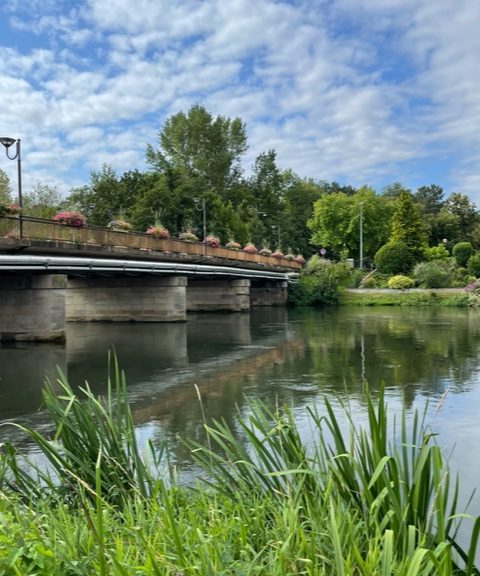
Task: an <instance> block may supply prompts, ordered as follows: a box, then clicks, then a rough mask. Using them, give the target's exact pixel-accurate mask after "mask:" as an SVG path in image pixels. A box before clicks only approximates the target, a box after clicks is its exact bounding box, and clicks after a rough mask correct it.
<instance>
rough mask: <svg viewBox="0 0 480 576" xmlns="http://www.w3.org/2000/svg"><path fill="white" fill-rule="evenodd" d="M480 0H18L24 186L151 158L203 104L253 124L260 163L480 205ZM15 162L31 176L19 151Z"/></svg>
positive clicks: (12, 131) (13, 79) (9, 87)
mask: <svg viewBox="0 0 480 576" xmlns="http://www.w3.org/2000/svg"><path fill="white" fill-rule="evenodd" d="M479 31H480V2H479V0H2V1H1V2H0V102H1V109H0V110H1V112H0V136H9V137H13V138H20V139H21V142H22V168H23V170H22V174H23V181H24V190H25V191H27V192H28V190H29V188H31V187H32V186H33V185H34V184H35V183H41V184H48V185H51V186H56V187H58V189H59V190H60V191H62V192H63V193H67V192H68V191H69V190H70V189H71V188H72V187H75V186H80V185H83V184H87V183H88V182H89V180H90V173H91V171H92V170H95V171H99V170H100V169H101V167H102V165H103V164H104V163H106V164H109V165H111V166H112V167H113V168H114V169H115V171H116V172H117V174H119V175H121V174H122V173H123V172H126V171H129V170H134V169H136V168H138V169H139V170H145V169H147V166H146V164H145V147H146V145H147V143H150V144H152V145H153V146H154V147H156V145H157V139H158V133H159V131H160V130H161V128H162V125H163V123H164V121H165V120H166V119H167V118H169V117H170V116H172V115H173V114H176V113H177V112H180V111H182V110H183V111H187V110H188V109H189V108H190V107H191V106H192V105H194V104H200V105H202V106H204V107H205V108H206V109H207V110H208V111H209V112H210V113H211V114H212V115H214V116H216V115H223V116H227V117H239V118H241V119H242V120H243V121H244V122H245V124H246V129H247V136H248V145H249V148H248V152H247V154H246V155H245V157H244V159H243V167H244V169H245V174H248V173H249V171H250V169H251V166H252V163H253V161H254V159H255V157H256V156H257V155H258V154H260V153H261V152H264V151H267V150H269V149H274V150H275V151H276V153H277V163H278V166H279V167H280V168H281V169H287V168H291V169H292V170H293V171H294V172H296V173H297V174H298V175H299V176H301V177H305V178H307V177H308V178H313V179H315V180H327V181H336V182H339V183H340V184H343V185H347V184H349V185H352V186H362V185H369V186H372V187H373V188H375V189H376V190H378V191H381V190H382V188H383V187H384V186H385V185H388V184H391V183H393V182H401V183H402V184H403V185H404V186H406V187H408V188H411V189H412V190H415V189H416V188H417V187H418V186H422V185H428V184H438V185H440V186H442V187H443V188H444V190H445V194H446V195H448V194H450V193H451V192H461V193H464V194H467V195H468V196H469V197H470V198H471V199H472V200H473V201H474V202H475V203H476V204H477V206H478V205H480V171H479V166H480V32H479ZM0 168H1V169H2V170H5V171H6V172H7V173H8V175H9V176H10V178H11V181H12V185H13V186H14V188H15V186H16V166H15V162H12V161H9V160H7V158H6V157H5V156H4V155H3V152H2V150H0Z"/></svg>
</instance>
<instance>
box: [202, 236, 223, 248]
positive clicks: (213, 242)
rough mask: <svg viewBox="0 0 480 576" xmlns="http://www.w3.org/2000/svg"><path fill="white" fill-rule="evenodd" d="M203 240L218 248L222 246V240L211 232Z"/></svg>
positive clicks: (208, 244)
mask: <svg viewBox="0 0 480 576" xmlns="http://www.w3.org/2000/svg"><path fill="white" fill-rule="evenodd" d="M203 242H204V243H205V244H206V245H207V246H210V247H211V248H218V247H219V246H220V240H219V239H218V238H217V237H216V236H212V235H211V234H209V235H208V236H207V237H206V238H205V240H204V241H203Z"/></svg>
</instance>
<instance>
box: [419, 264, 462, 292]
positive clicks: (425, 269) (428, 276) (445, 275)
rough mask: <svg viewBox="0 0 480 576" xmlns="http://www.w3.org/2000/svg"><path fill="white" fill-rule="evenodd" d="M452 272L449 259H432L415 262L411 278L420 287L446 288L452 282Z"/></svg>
mask: <svg viewBox="0 0 480 576" xmlns="http://www.w3.org/2000/svg"><path fill="white" fill-rule="evenodd" d="M452 272H453V271H452V266H451V262H450V261H447V260H445V261H443V260H432V261H431V262H421V263H420V264H417V265H416V266H415V268H414V270H413V278H414V279H415V282H416V283H417V284H419V285H420V286H421V287H422V288H448V287H450V286H451V285H452V282H453V274H452Z"/></svg>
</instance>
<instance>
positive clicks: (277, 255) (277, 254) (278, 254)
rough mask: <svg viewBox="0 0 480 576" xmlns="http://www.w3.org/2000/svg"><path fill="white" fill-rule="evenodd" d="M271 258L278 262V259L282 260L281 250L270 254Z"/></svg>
mask: <svg viewBox="0 0 480 576" xmlns="http://www.w3.org/2000/svg"><path fill="white" fill-rule="evenodd" d="M272 256H273V257H274V258H278V259H279V260H280V258H283V252H282V251H281V250H275V252H273V253H272Z"/></svg>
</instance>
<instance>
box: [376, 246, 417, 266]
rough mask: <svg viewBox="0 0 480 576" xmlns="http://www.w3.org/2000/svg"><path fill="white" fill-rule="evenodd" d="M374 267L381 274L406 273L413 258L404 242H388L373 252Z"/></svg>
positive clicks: (412, 263) (413, 262)
mask: <svg viewBox="0 0 480 576" xmlns="http://www.w3.org/2000/svg"><path fill="white" fill-rule="evenodd" d="M374 261H375V268H376V269H377V270H378V271H379V272H381V273H382V274H406V273H407V272H409V271H410V270H411V269H412V266H413V265H414V264H415V258H414V256H413V254H412V252H411V251H410V249H409V248H408V246H407V245H406V244H405V243H404V242H388V243H387V244H384V245H383V246H382V247H381V248H380V250H378V252H377V253H376V254H375V258H374Z"/></svg>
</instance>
